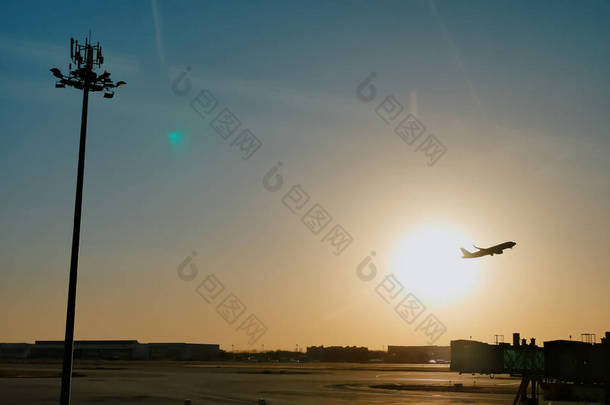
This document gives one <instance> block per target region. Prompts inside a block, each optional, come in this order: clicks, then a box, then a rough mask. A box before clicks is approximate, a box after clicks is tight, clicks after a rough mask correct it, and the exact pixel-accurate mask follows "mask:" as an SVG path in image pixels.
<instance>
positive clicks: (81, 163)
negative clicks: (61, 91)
mask: <svg viewBox="0 0 610 405" xmlns="http://www.w3.org/2000/svg"><path fill="white" fill-rule="evenodd" d="M88 104H89V81H88V80H87V79H85V83H84V88H83V111H82V116H81V122H80V145H79V149H78V173H77V177H76V199H75V202H74V227H73V228H72V254H71V258H70V284H69V287H68V310H67V314H66V337H65V340H64V362H63V368H62V373H61V400H60V404H61V405H70V385H71V383H72V361H73V353H74V316H75V309H76V279H77V275H78V248H79V245H80V224H81V211H82V205H83V180H84V175H85V146H86V142H87V107H88Z"/></svg>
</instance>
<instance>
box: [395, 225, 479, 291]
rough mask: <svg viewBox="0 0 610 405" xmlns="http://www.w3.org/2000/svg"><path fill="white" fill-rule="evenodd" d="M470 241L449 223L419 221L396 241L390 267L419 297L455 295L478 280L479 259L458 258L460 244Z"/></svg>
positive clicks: (469, 244)
mask: <svg viewBox="0 0 610 405" xmlns="http://www.w3.org/2000/svg"><path fill="white" fill-rule="evenodd" d="M471 245H472V240H471V239H470V238H468V237H467V236H466V235H464V234H463V233H460V232H459V231H457V230H456V229H454V228H452V227H450V226H443V225H436V224H435V225H422V226H419V227H417V228H416V229H414V230H412V231H411V232H409V233H408V234H407V235H406V237H405V239H403V240H401V241H400V242H399V243H398V245H397V247H396V252H395V254H394V257H393V262H392V267H393V271H394V272H395V273H397V274H399V275H400V276H401V278H402V279H404V280H408V283H409V284H410V285H411V289H412V290H413V291H414V292H416V293H419V294H421V295H422V297H420V298H421V299H427V298H434V299H439V300H446V299H457V298H460V297H462V296H464V295H465V294H467V293H468V292H469V291H471V290H472V289H473V288H475V287H476V285H477V283H478V281H479V272H480V265H479V263H480V262H479V261H472V260H464V259H462V258H461V253H460V247H466V248H468V247H469V246H471Z"/></svg>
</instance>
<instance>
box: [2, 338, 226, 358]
mask: <svg viewBox="0 0 610 405" xmlns="http://www.w3.org/2000/svg"><path fill="white" fill-rule="evenodd" d="M63 352H64V342H63V341H61V340H37V341H36V342H35V343H34V344H33V345H32V344H28V343H0V359H62V358H63ZM222 354H223V352H222V350H220V346H219V345H217V344H193V343H139V342H138V341H137V340H77V341H75V342H74V358H75V359H84V360H193V361H197V360H216V359H219V358H221V357H222Z"/></svg>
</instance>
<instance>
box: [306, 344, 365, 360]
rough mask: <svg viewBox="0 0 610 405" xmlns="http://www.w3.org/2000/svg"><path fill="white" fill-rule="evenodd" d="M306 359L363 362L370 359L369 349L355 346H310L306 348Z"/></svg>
mask: <svg viewBox="0 0 610 405" xmlns="http://www.w3.org/2000/svg"><path fill="white" fill-rule="evenodd" d="M307 357H309V359H310V360H317V361H331V362H332V361H347V362H364V361H368V360H369V359H370V358H371V357H370V354H369V349H368V348H366V347H356V346H345V347H343V346H329V347H324V346H311V347H308V348H307Z"/></svg>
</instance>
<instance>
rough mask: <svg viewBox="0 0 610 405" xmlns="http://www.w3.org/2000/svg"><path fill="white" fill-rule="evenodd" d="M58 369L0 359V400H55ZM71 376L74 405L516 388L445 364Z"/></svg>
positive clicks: (424, 399) (200, 366) (342, 399)
mask: <svg viewBox="0 0 610 405" xmlns="http://www.w3.org/2000/svg"><path fill="white" fill-rule="evenodd" d="M60 370H61V364H60V363H56V362H54V363H32V362H24V363H19V362H10V363H9V362H5V363H0V395H1V399H0V403H2V404H25V403H27V404H56V403H57V399H58V395H59V387H60V378H59V373H60ZM75 374H76V377H74V378H73V382H72V387H73V390H72V398H73V401H72V403H73V404H184V400H185V399H191V401H192V404H193V405H199V404H256V403H257V401H258V400H259V399H265V400H266V401H267V404H391V405H394V404H412V403H426V404H472V403H477V404H510V403H512V399H513V398H514V394H515V392H516V391H517V388H518V386H519V379H517V378H512V377H509V376H506V375H499V376H495V378H494V379H491V378H489V376H480V375H477V376H472V375H459V374H457V373H453V372H450V371H448V366H446V365H443V366H440V365H439V366H434V365H433V366H429V365H420V366H418V365H405V364H353V363H226V362H225V363H207V362H206V363H203V362H202V363H193V362H119V361H103V362H102V361H98V362H95V361H87V362H85V361H83V362H77V363H76V368H75ZM456 384H458V385H457V386H456ZM459 384H462V385H461V387H460V386H459Z"/></svg>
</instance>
